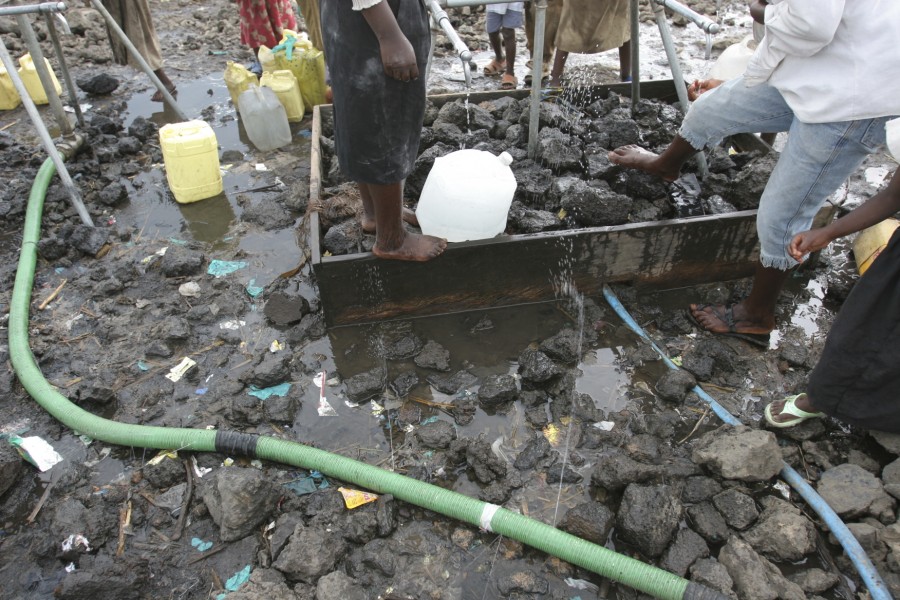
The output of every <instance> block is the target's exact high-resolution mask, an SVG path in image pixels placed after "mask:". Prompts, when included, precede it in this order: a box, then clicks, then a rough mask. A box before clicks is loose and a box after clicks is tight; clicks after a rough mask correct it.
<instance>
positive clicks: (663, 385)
mask: <svg viewBox="0 0 900 600" xmlns="http://www.w3.org/2000/svg"><path fill="white" fill-rule="evenodd" d="M696 386H697V380H696V379H694V376H693V375H691V374H690V373H688V372H687V371H686V370H684V369H669V370H668V371H666V372H665V373H663V375H662V377H660V378H659V379H658V380H657V381H656V386H655V389H656V393H657V394H658V395H659V397H660V398H662V399H663V400H667V401H669V402H675V403H676V404H681V403H683V402H684V399H685V397H686V396H687V395H688V392H690V391H691V390H692V389H694V388H695V387H696Z"/></svg>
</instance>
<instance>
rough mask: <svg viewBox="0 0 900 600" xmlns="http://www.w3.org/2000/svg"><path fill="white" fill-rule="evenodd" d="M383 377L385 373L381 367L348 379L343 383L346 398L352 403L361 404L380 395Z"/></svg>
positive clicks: (382, 388)
mask: <svg viewBox="0 0 900 600" xmlns="http://www.w3.org/2000/svg"><path fill="white" fill-rule="evenodd" d="M384 377H385V371H384V369H383V368H382V367H375V368H374V369H370V370H368V371H365V372H364V373H357V374H356V375H353V376H352V377H349V378H348V379H347V381H345V382H344V385H345V386H346V390H347V398H349V399H350V400H352V401H353V402H362V401H363V400H368V399H369V398H372V397H373V396H376V395H378V394H380V393H381V392H382V391H384Z"/></svg>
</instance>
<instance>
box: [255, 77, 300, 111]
mask: <svg viewBox="0 0 900 600" xmlns="http://www.w3.org/2000/svg"><path fill="white" fill-rule="evenodd" d="M259 84H260V85H261V86H263V87H267V88H271V89H272V91H273V92H275V95H276V96H278V101H279V102H281V104H282V106H284V110H285V112H286V113H287V119H288V121H290V122H291V123H296V122H297V121H302V120H303V112H304V107H303V96H302V95H301V94H300V84H299V83H297V78H296V77H295V76H294V74H293V73H292V72H291V71H288V70H280V71H272V72H271V73H263V75H262V78H261V79H260V80H259Z"/></svg>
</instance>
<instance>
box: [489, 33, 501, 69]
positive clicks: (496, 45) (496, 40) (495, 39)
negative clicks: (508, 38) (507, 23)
mask: <svg viewBox="0 0 900 600" xmlns="http://www.w3.org/2000/svg"><path fill="white" fill-rule="evenodd" d="M488 39H489V40H490V41H491V48H492V49H493V50H494V60H495V61H496V62H498V63H499V62H503V45H502V44H501V43H500V30H499V29H498V30H497V31H491V32H489V33H488Z"/></svg>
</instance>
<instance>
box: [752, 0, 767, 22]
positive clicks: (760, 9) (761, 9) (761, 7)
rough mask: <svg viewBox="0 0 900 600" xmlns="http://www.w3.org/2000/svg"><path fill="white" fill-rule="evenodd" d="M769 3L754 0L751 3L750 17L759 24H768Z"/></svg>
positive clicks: (763, 0)
mask: <svg viewBox="0 0 900 600" xmlns="http://www.w3.org/2000/svg"><path fill="white" fill-rule="evenodd" d="M768 4H769V3H768V2H767V1H766V0H753V2H751V3H750V16H751V17H752V18H753V20H754V21H756V22H757V23H765V22H766V6H767V5H768Z"/></svg>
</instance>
